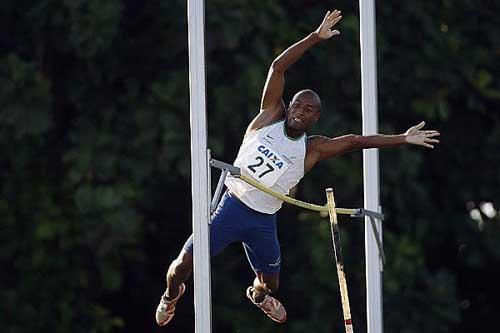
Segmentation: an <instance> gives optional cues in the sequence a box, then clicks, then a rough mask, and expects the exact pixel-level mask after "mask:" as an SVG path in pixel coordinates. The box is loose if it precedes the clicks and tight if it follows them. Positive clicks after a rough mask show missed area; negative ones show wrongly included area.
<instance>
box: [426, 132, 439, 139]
mask: <svg viewBox="0 0 500 333" xmlns="http://www.w3.org/2000/svg"><path fill="white" fill-rule="evenodd" d="M427 132H428V131H426V132H425V135H426V136H427V137H428V138H433V137H435V136H440V135H441V133H439V132H437V131H431V132H430V133H427Z"/></svg>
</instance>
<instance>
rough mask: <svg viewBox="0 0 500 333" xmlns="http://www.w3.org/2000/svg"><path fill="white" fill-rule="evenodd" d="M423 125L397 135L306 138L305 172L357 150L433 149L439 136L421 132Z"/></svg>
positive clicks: (435, 133)
mask: <svg viewBox="0 0 500 333" xmlns="http://www.w3.org/2000/svg"><path fill="white" fill-rule="evenodd" d="M424 125H425V122H421V123H420V124H418V125H415V126H413V127H410V128H409V129H408V130H407V131H406V132H405V133H404V134H398V135H383V134H375V135H367V136H363V135H354V134H349V135H344V136H340V137H337V138H333V139H330V138H327V137H325V136H311V137H309V138H308V144H307V153H306V160H305V171H306V172H307V171H309V170H311V169H312V167H313V166H314V165H315V164H316V163H318V162H319V161H322V160H324V159H327V158H330V157H334V156H338V155H342V154H345V153H347V152H350V151H353V150H358V149H368V148H384V147H394V146H400V145H404V144H414V145H419V146H424V147H427V148H434V146H433V144H436V143H439V140H437V139H433V138H434V137H437V136H439V135H440V134H439V132H438V131H435V130H425V131H422V130H421V129H422V128H423V127H424Z"/></svg>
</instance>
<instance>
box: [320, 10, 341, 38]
mask: <svg viewBox="0 0 500 333" xmlns="http://www.w3.org/2000/svg"><path fill="white" fill-rule="evenodd" d="M341 14H342V12H341V11H340V10H334V11H333V12H330V11H327V12H326V15H325V18H324V19H323V22H321V24H320V26H319V27H318V29H316V31H315V33H316V34H317V35H318V37H319V38H321V39H329V38H331V37H333V36H335V35H340V31H338V30H332V28H333V26H334V25H335V24H337V23H338V22H339V21H340V20H341V19H342V15H341Z"/></svg>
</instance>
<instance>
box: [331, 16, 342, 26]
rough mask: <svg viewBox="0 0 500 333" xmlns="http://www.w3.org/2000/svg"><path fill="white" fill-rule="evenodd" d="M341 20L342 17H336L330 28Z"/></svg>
mask: <svg viewBox="0 0 500 333" xmlns="http://www.w3.org/2000/svg"><path fill="white" fill-rule="evenodd" d="M340 20H342V16H337V17H336V18H335V19H334V20H333V21H332V26H334V25H335V24H337V23H339V21H340Z"/></svg>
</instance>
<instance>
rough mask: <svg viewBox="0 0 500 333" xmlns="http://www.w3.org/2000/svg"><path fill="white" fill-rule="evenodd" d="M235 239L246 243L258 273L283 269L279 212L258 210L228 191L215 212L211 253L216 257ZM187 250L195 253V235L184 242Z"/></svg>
mask: <svg viewBox="0 0 500 333" xmlns="http://www.w3.org/2000/svg"><path fill="white" fill-rule="evenodd" d="M234 242H241V243H242V244H243V248H244V249H245V253H246V255H247V259H248V262H249V263H250V266H252V269H253V270H254V271H255V272H263V273H277V272H279V271H280V264H281V252H280V245H279V242H278V235H277V230H276V214H271V215H270V214H264V213H260V212H257V211H255V210H253V209H251V208H249V207H248V206H246V205H245V204H244V203H242V202H241V201H239V200H238V199H237V198H235V197H234V196H232V195H231V194H229V193H228V192H226V193H225V194H224V196H223V197H222V199H221V201H220V203H219V206H218V207H217V210H216V211H215V212H214V213H213V215H212V223H211V224H210V255H211V256H216V255H217V254H219V253H220V252H221V251H222V250H223V249H224V248H225V247H226V246H228V245H229V244H231V243H234ZM184 249H185V250H186V251H188V252H190V253H193V235H191V236H190V237H189V238H188V240H187V241H186V243H185V244H184Z"/></svg>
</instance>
